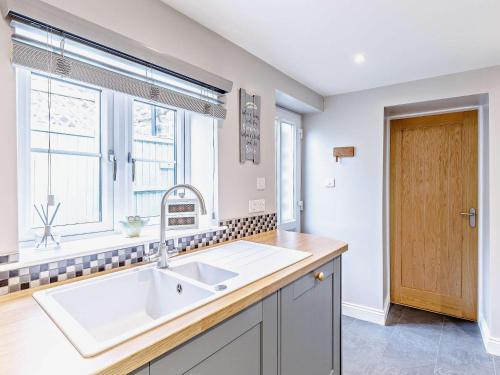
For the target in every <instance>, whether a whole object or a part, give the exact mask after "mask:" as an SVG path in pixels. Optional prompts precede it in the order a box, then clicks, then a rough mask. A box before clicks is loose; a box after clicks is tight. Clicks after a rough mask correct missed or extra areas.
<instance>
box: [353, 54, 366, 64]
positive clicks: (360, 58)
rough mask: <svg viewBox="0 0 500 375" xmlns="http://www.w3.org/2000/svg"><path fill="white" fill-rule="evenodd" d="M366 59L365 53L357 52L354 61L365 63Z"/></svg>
mask: <svg viewBox="0 0 500 375" xmlns="http://www.w3.org/2000/svg"><path fill="white" fill-rule="evenodd" d="M365 60H366V58H365V55H363V54H362V53H357V54H356V55H354V62H355V63H356V64H363V63H364V62H365Z"/></svg>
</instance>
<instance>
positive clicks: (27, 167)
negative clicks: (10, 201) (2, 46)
mask: <svg viewBox="0 0 500 375" xmlns="http://www.w3.org/2000/svg"><path fill="white" fill-rule="evenodd" d="M15 70H16V96H17V98H16V99H17V101H16V114H17V142H18V144H17V146H18V148H17V150H18V151H17V162H18V168H17V170H18V178H17V180H18V184H19V186H18V189H17V190H18V215H19V218H18V221H19V241H21V242H26V241H32V240H33V237H34V231H35V230H36V229H35V228H32V227H31V219H30V216H31V213H32V206H31V205H32V204H33V202H32V194H31V152H32V150H31V75H32V74H37V75H39V76H42V77H49V76H48V75H47V74H43V73H38V72H32V71H30V70H29V69H24V68H20V67H16V69H15ZM52 79H57V78H54V77H52ZM64 81H65V82H68V83H70V84H74V85H78V86H82V87H87V88H90V89H94V90H99V91H100V93H101V94H100V124H99V126H100V152H99V154H100V163H99V164H100V200H101V220H100V221H99V222H94V223H80V224H65V225H58V226H56V227H55V229H56V231H57V232H58V233H59V234H61V235H62V236H64V237H66V236H77V235H82V234H89V233H98V232H107V231H111V230H113V221H114V218H113V216H114V212H113V194H114V191H113V190H114V189H113V181H112V174H113V171H112V165H110V163H109V161H108V160H109V159H108V150H112V140H113V121H112V120H113V119H112V116H110V110H109V108H110V104H112V101H113V92H112V91H110V90H107V89H103V88H101V87H95V86H92V85H88V84H82V83H80V82H74V81H72V80H68V79H66V80H64ZM68 154H70V155H73V153H71V152H69V153H68ZM74 154H77V153H74ZM56 200H57V197H56ZM40 228H41V227H40Z"/></svg>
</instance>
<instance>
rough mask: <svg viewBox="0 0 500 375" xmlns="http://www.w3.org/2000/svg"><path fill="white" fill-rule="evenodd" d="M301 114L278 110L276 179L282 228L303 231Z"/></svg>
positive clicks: (279, 221)
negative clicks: (301, 227)
mask: <svg viewBox="0 0 500 375" xmlns="http://www.w3.org/2000/svg"><path fill="white" fill-rule="evenodd" d="M300 123H301V118H300V115H298V114H296V113H292V112H289V111H286V110H284V109H281V108H278V109H277V117H276V181H277V197H276V201H277V205H278V225H279V227H280V228H281V229H285V230H294V231H300V214H301V209H302V201H301V200H300V172H301V170H300V164H301V161H300V143H299V142H300V139H301V138H302V129H301V128H300Z"/></svg>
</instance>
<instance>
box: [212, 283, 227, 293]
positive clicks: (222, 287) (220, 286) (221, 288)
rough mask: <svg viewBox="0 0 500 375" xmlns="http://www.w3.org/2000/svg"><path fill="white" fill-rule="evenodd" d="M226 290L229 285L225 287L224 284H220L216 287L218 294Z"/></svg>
mask: <svg viewBox="0 0 500 375" xmlns="http://www.w3.org/2000/svg"><path fill="white" fill-rule="evenodd" d="M226 288H227V285H224V284H219V285H216V286H214V289H215V291H216V292H220V291H221V290H225V289H226Z"/></svg>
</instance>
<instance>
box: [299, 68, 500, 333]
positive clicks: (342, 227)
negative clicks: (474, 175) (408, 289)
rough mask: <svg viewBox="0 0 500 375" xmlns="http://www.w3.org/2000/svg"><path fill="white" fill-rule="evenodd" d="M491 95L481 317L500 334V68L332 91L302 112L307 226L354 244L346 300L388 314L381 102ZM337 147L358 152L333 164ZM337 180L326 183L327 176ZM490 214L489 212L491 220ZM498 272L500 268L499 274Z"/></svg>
mask: <svg viewBox="0 0 500 375" xmlns="http://www.w3.org/2000/svg"><path fill="white" fill-rule="evenodd" d="M483 93H487V94H489V124H487V126H488V128H487V129H486V134H487V136H486V137H485V139H484V142H485V144H484V147H483V152H486V153H487V155H486V156H487V158H486V159H489V163H485V164H483V165H484V168H487V172H488V173H487V174H488V175H489V190H488V186H483V187H482V189H481V194H483V198H484V200H483V202H485V204H487V205H488V206H489V208H490V210H489V213H490V214H489V221H490V227H491V228H492V230H491V231H490V232H488V231H483V236H485V238H483V240H482V242H480V245H481V246H482V254H481V258H482V261H483V263H484V264H486V265H489V269H490V270H491V272H488V270H487V269H486V272H483V275H482V278H483V280H481V283H482V284H483V285H484V290H482V291H481V292H482V293H481V297H480V298H483V299H484V301H483V302H484V303H483V304H482V306H481V311H480V318H484V321H487V323H488V326H489V329H490V331H491V333H492V335H493V336H496V337H500V272H499V271H498V270H500V233H499V232H498V231H495V230H494V228H498V227H500V194H499V193H498V190H499V187H500V152H499V147H496V145H499V144H500V67H495V68H489V69H482V70H477V71H471V72H466V73H460V74H454V75H449V76H443V77H438V78H433V79H426V80H421V81H415V82H410V83H405V84H400V85H394V86H388V87H383V88H378V89H372V90H366V91H360V92H355V93H349V94H344V95H337V96H331V97H328V98H327V99H326V101H325V112H324V113H318V114H307V115H305V116H304V128H305V141H304V150H303V166H304V167H303V195H304V198H305V202H304V204H305V211H304V230H305V231H306V232H311V233H317V234H322V235H326V236H331V237H335V238H338V239H341V240H344V241H347V242H348V243H349V251H348V252H347V254H346V255H345V256H344V257H343V258H344V259H343V273H342V275H343V299H344V302H347V303H350V304H354V305H356V306H359V307H361V308H362V309H363V308H364V309H367V310H370V309H372V310H370V311H376V312H383V308H384V302H385V301H386V299H387V298H388V285H387V277H388V274H387V273H388V269H387V267H386V264H385V261H384V254H385V252H386V251H387V249H386V248H384V233H385V231H386V228H385V220H384V210H385V198H384V196H385V191H384V179H385V178H384V160H385V159H384V158H385V157H384V147H385V146H384V134H385V131H384V129H385V124H384V108H385V107H390V106H396V105H401V104H406V103H415V102H423V101H433V100H439V99H443V98H452V97H459V96H465V95H475V94H483ZM334 146H355V147H356V157H354V158H352V159H347V158H346V159H344V160H342V162H341V163H340V164H336V163H335V160H334V158H333V157H332V148H333V147H334ZM327 177H335V178H336V186H337V187H336V188H335V189H327V188H325V186H324V179H325V178H327ZM486 219H487V218H486ZM494 270H497V271H496V272H494Z"/></svg>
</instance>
